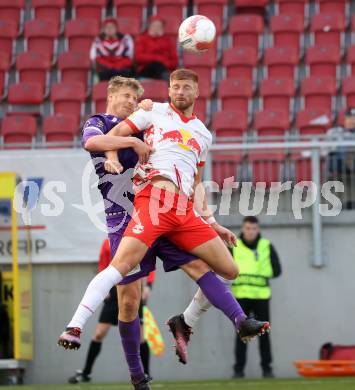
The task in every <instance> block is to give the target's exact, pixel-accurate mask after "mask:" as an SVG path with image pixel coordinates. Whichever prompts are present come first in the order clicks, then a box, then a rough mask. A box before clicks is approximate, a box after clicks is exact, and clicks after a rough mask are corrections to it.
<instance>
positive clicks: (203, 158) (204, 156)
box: [197, 138, 212, 167]
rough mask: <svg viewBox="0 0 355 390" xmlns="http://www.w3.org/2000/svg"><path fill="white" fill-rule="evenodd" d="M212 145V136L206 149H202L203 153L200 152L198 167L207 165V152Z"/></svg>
mask: <svg viewBox="0 0 355 390" xmlns="http://www.w3.org/2000/svg"><path fill="white" fill-rule="evenodd" d="M211 145H212V138H210V139H209V140H208V141H207V142H206V144H205V147H204V149H202V151H201V154H200V159H199V162H198V163H197V166H198V167H203V166H204V165H205V162H206V159H207V154H208V151H209V149H210V147H211Z"/></svg>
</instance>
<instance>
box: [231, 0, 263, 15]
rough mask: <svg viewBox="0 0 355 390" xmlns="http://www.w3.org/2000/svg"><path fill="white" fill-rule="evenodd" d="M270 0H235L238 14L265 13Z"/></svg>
mask: <svg viewBox="0 0 355 390" xmlns="http://www.w3.org/2000/svg"><path fill="white" fill-rule="evenodd" d="M268 3H269V0H253V1H252V2H251V1H250V0H234V4H235V6H236V8H237V13H238V14H259V15H264V13H265V7H266V6H267V5H268Z"/></svg>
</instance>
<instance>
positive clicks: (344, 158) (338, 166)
mask: <svg viewBox="0 0 355 390" xmlns="http://www.w3.org/2000/svg"><path fill="white" fill-rule="evenodd" d="M354 137H355V107H351V108H348V109H347V110H346V111H345V114H344V126H336V127H332V128H331V129H329V130H328V131H327V138H328V139H329V140H333V141H341V140H346V139H349V138H354ZM328 157H329V165H328V169H329V174H330V175H331V176H332V177H334V176H340V175H344V174H350V173H351V171H352V170H353V169H354V153H353V152H349V151H347V149H346V148H345V147H339V148H337V149H335V150H333V151H331V152H330V153H329V156H328Z"/></svg>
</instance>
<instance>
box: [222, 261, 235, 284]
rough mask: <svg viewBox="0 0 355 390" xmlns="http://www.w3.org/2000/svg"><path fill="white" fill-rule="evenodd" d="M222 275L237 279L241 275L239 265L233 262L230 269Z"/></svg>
mask: <svg viewBox="0 0 355 390" xmlns="http://www.w3.org/2000/svg"><path fill="white" fill-rule="evenodd" d="M221 276H222V277H224V278H225V279H227V280H235V279H237V277H238V276H239V267H238V266H237V264H235V263H234V262H233V263H232V264H231V266H230V267H229V268H228V270H226V272H225V273H224V274H223V275H221Z"/></svg>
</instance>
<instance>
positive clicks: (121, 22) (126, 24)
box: [117, 16, 141, 37]
mask: <svg viewBox="0 0 355 390" xmlns="http://www.w3.org/2000/svg"><path fill="white" fill-rule="evenodd" d="M117 23H118V29H119V30H120V31H124V33H125V34H129V35H132V36H133V37H136V36H137V35H138V34H140V32H141V22H140V21H139V20H138V19H136V18H128V17H124V16H120V17H118V18H117Z"/></svg>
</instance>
